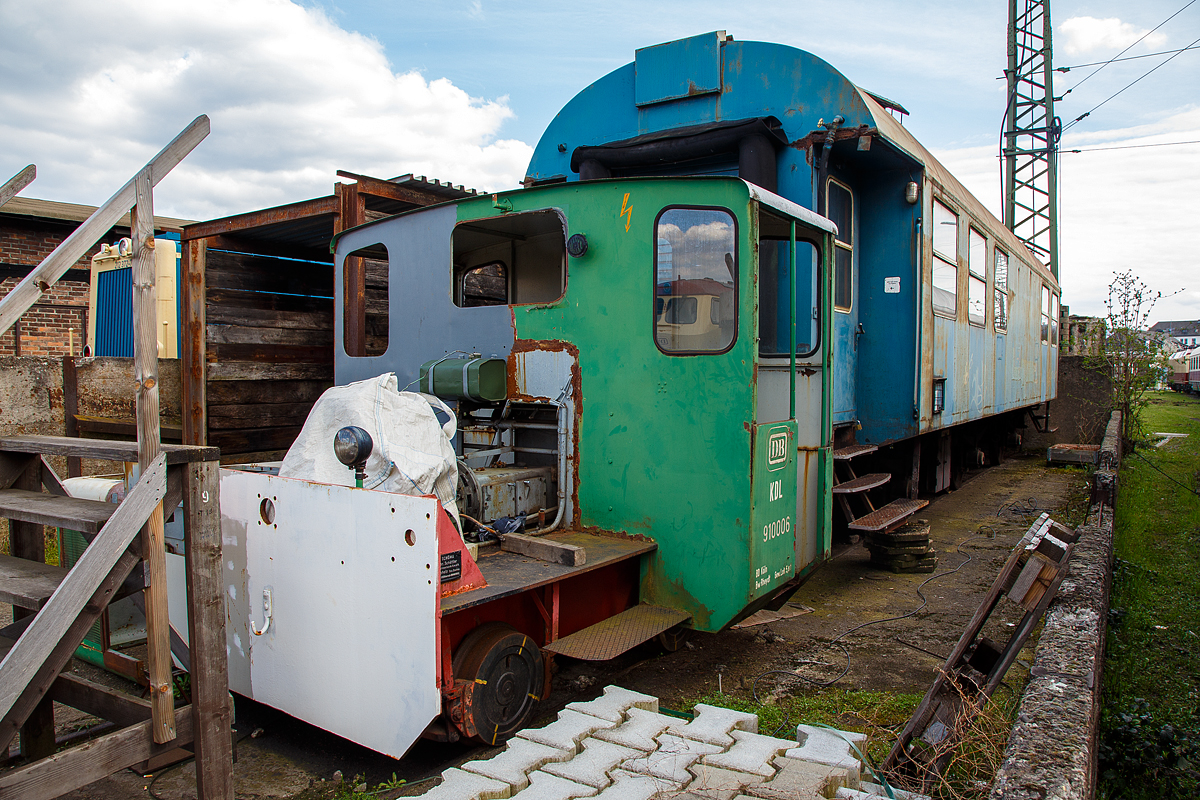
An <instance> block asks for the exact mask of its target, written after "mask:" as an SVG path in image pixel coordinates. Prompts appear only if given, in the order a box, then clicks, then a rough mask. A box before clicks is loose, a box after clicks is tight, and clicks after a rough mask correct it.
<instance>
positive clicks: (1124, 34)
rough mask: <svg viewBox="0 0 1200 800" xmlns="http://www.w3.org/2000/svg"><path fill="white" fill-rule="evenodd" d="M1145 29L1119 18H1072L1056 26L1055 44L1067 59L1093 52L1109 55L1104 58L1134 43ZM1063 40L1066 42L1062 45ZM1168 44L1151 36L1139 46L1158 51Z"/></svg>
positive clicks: (1154, 35) (1157, 37)
mask: <svg viewBox="0 0 1200 800" xmlns="http://www.w3.org/2000/svg"><path fill="white" fill-rule="evenodd" d="M1146 30H1147V29H1146V28H1138V27H1135V26H1133V25H1131V24H1130V23H1128V22H1122V21H1121V20H1120V19H1119V18H1118V17H1105V18H1104V19H1097V18H1096V17H1071V18H1070V19H1066V20H1063V21H1062V22H1060V23H1059V24H1058V40H1059V42H1062V43H1063V44H1062V46H1063V50H1064V52H1066V53H1067V55H1072V56H1077V55H1082V54H1084V53H1091V52H1094V51H1108V52H1106V53H1104V55H1108V54H1116V53H1118V52H1120V51H1121V50H1124V49H1125V48H1126V47H1128V46H1129V45H1131V44H1133V43H1134V42H1136V41H1137V40H1138V39H1139V38H1141V36H1142V35H1143V34H1145V33H1146ZM1063 39H1065V40H1066V41H1065V42H1063ZM1166 41H1167V37H1166V36H1165V35H1163V34H1161V33H1152V34H1150V35H1149V36H1147V37H1146V39H1145V41H1143V42H1142V44H1144V45H1148V46H1151V47H1159V46H1161V45H1162V44H1163V43H1164V42H1166Z"/></svg>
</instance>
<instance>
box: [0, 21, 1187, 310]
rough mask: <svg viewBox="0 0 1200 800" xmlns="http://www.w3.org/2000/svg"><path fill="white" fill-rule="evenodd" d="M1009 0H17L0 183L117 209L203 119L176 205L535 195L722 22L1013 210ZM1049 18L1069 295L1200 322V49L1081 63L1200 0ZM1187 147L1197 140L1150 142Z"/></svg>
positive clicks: (173, 179)
mask: <svg viewBox="0 0 1200 800" xmlns="http://www.w3.org/2000/svg"><path fill="white" fill-rule="evenodd" d="M1185 4H1186V5H1185ZM1007 6H1008V4H1007V3H1006V2H1004V0H988V2H972V3H962V2H949V1H948V0H929V2H925V3H920V4H916V3H912V2H899V1H898V0H897V1H896V2H891V1H890V0H843V2H840V3H836V4H831V3H820V2H792V3H778V2H756V1H755V0H743V2H741V3H737V4H731V3H728V2H708V0H689V1H688V2H645V1H643V2H630V0H610V2H606V3H603V4H599V3H591V2H576V3H561V2H540V1H532V2H522V3H513V2H504V3H501V2H493V0H444V2H437V3H433V2H420V3H418V2H410V1H409V0H358V1H357V2H354V1H352V0H343V2H326V1H324V0H299V1H298V2H290V1H289V0H192V2H189V3H187V4H182V3H171V2H162V0H108V1H107V2H105V3H103V4H101V3H95V2H87V1H86V0H59V2H55V3H31V2H28V0H0V181H2V180H6V179H7V178H8V177H10V176H12V175H14V174H16V173H17V172H18V171H19V170H21V169H22V168H23V167H24V166H25V165H26V164H29V163H34V164H36V165H37V167H38V178H37V180H36V181H35V182H34V183H33V184H31V185H30V186H29V187H28V188H27V189H26V190H24V192H22V194H23V195H24V196H28V197H37V198H42V199H48V200H60V201H67V202H75V203H85V204H91V205H98V204H100V203H102V202H103V201H104V200H106V199H107V198H108V197H109V196H110V195H111V194H112V193H113V192H114V191H115V190H116V189H117V188H118V187H119V186H121V185H122V184H123V183H124V182H125V181H126V180H128V179H129V178H130V177H131V176H132V175H133V174H134V173H135V172H136V171H137V169H138V168H139V167H140V166H141V165H142V164H144V163H145V162H146V161H147V160H148V159H149V158H150V157H151V156H153V154H154V153H155V152H157V151H158V150H159V149H160V148H161V147H162V146H163V145H164V144H165V143H166V142H168V141H169V140H170V139H171V138H172V137H173V136H174V135H175V134H176V133H178V132H179V131H180V130H181V129H182V128H183V127H184V126H185V125H186V124H187V123H188V122H189V121H190V120H191V119H193V118H194V117H195V116H196V115H198V114H201V113H204V114H208V115H209V117H210V118H211V120H212V134H211V135H210V136H209V137H208V139H207V140H205V141H204V142H203V143H201V145H200V146H199V147H198V148H197V149H196V150H195V151H194V152H193V153H192V154H191V155H190V156H188V157H187V159H185V160H184V162H183V163H182V164H180V165H179V166H178V167H176V169H175V170H174V171H173V172H172V173H171V174H170V175H169V176H167V178H166V179H164V180H163V182H162V183H161V184H159V186H158V188H157V189H156V191H155V204H156V212H157V213H159V214H165V215H169V216H178V217H183V218H188V219H211V218H214V217H219V216H224V215H228V214H234V213H240V212H244V211H250V210H255V209H259V208H265V207H270V206H274V205H280V204H283V203H288V202H293V201H296V200H301V199H305V198H309V197H317V196H321V195H327V194H329V193H330V192H331V190H332V185H333V183H334V182H335V181H336V180H337V176H336V171H337V170H338V169H344V170H349V171H351V172H356V173H362V174H367V175H374V176H377V177H394V176H397V175H402V174H406V173H410V172H411V173H414V174H417V175H427V176H429V177H430V178H440V179H442V180H451V181H453V182H454V183H461V184H465V185H467V186H469V187H474V188H478V189H480V190H497V189H507V188H514V187H515V186H517V184H518V183H519V181H520V179H521V178H522V177H523V175H524V173H525V167H526V165H527V164H528V161H529V158H530V155H531V154H532V151H533V147H534V146H535V145H536V144H537V141H538V138H539V137H540V134H541V132H542V130H543V129H544V128H545V127H546V125H547V124H548V123H549V121H550V120H551V119H552V118H553V116H554V114H555V113H556V112H557V111H558V110H559V109H560V108H561V107H562V106H563V105H564V104H565V103H566V102H567V101H568V100H570V98H571V97H573V96H574V95H575V94H576V93H578V92H579V91H581V90H582V89H583V88H585V87H586V86H587V85H588V84H590V83H591V82H593V81H595V80H597V79H598V78H600V77H602V76H603V75H605V74H606V73H608V72H610V71H612V70H613V69H616V68H617V67H620V66H622V65H623V64H625V63H628V62H629V61H631V60H632V59H633V56H634V51H635V50H636V49H637V48H638V47H644V46H646V45H650V44H656V43H659V42H663V41H669V40H671V39H678V38H682V37H685V36H691V35H695V34H698V33H703V32H705V31H711V30H725V31H727V33H728V34H729V35H732V36H734V37H735V38H737V39H739V40H764V41H774V42H780V43H783V44H788V45H793V46H796V47H799V48H802V49H804V50H808V51H810V52H812V53H814V54H816V55H817V56H819V57H821V58H823V59H825V60H826V61H828V62H829V63H831V64H832V65H833V66H834V67H836V68H838V69H839V70H841V71H842V72H843V73H844V74H845V75H846V76H847V77H848V78H849V79H850V80H852V81H854V82H855V83H857V84H858V85H860V86H862V87H863V88H865V89H868V90H870V91H872V92H875V93H877V94H881V95H884V96H886V97H888V98H891V99H893V100H895V101H898V102H900V103H901V104H903V105H904V106H905V107H906V108H907V109H908V110H909V111H910V112H912V113H911V115H910V116H908V117H907V118H906V119H905V125H906V126H907V127H908V128H909V129H910V130H911V131H912V132H913V133H914V134H915V135H916V136H917V138H918V139H920V140H921V141H922V143H923V144H925V146H926V147H927V148H928V149H929V150H931V151H932V152H933V153H934V154H935V155H936V156H937V157H938V158H939V159H940V160H942V161H943V162H944V163H945V164H946V165H947V166H948V167H950V168H951V170H952V171H953V172H954V173H955V174H956V175H957V176H958V177H959V179H960V180H961V181H963V183H964V184H966V185H967V187H968V188H970V189H971V190H972V191H973V192H974V193H975V194H976V195H977V196H978V197H979V198H980V199H981V200H982V201H983V202H984V203H985V204H986V205H987V206H988V207H989V208H990V209H991V210H992V211H993V213H997V214H998V212H999V209H1000V205H1001V188H1000V171H999V162H998V159H997V156H996V153H997V147H998V138H999V133H1000V130H1001V124H1002V115H1003V113H1004V104H1005V85H1004V82H1003V80H1000V78H1001V76H1002V75H1003V70H1004V68H1005V66H1006V64H1007V56H1006V24H1007ZM1181 9H1182V10H1181ZM1176 12H1179V13H1178V15H1177V16H1175V17H1174V18H1173V19H1171V20H1170V21H1167V22H1166V23H1165V24H1163V25H1162V26H1161V27H1159V28H1158V29H1157V30H1153V29H1155V27H1156V26H1159V25H1160V23H1164V21H1165V20H1167V19H1168V18H1169V17H1171V16H1172V15H1173V14H1176ZM1052 18H1053V20H1054V51H1055V55H1054V63H1055V65H1056V66H1058V67H1068V66H1070V67H1072V69H1071V70H1070V71H1069V72H1061V73H1056V77H1055V94H1056V96H1060V97H1062V98H1063V99H1062V100H1061V101H1060V102H1059V103H1058V108H1057V110H1058V113H1059V114H1060V115H1061V117H1062V119H1063V122H1064V124H1068V125H1070V127H1069V128H1068V129H1067V130H1066V132H1065V133H1064V136H1063V139H1062V142H1061V147H1062V150H1063V153H1062V156H1061V167H1060V185H1061V199H1060V209H1061V210H1060V223H1061V226H1060V227H1061V260H1060V263H1061V268H1060V277H1061V282H1062V285H1063V303H1064V304H1067V305H1069V306H1070V308H1071V312H1072V313H1075V314H1092V315H1102V314H1103V313H1104V311H1105V299H1106V297H1107V292H1108V290H1107V287H1108V284H1109V283H1110V282H1111V280H1112V277H1113V273H1114V271H1123V270H1126V269H1132V270H1134V271H1135V273H1136V274H1137V275H1138V276H1140V277H1141V279H1142V280H1144V281H1145V282H1146V284H1147V285H1148V286H1149V287H1150V289H1151V290H1152V291H1156V292H1157V291H1161V292H1162V293H1163V295H1164V297H1163V298H1162V299H1161V300H1159V301H1158V305H1157V307H1156V309H1155V312H1154V314H1153V315H1152V319H1153V320H1163V319H1200V269H1197V266H1196V256H1195V250H1196V248H1195V247H1193V245H1192V241H1191V237H1192V231H1193V228H1194V227H1195V226H1194V224H1193V221H1192V214H1194V213H1196V210H1197V206H1198V205H1200V204H1198V202H1197V198H1198V197H1200V98H1198V97H1197V89H1198V88H1200V49H1197V50H1194V51H1188V52H1183V53H1179V54H1178V55H1177V56H1176V57H1174V58H1173V59H1171V60H1170V61H1169V62H1167V63H1165V64H1162V62H1164V61H1165V60H1166V59H1167V58H1168V56H1153V57H1146V58H1137V59H1134V60H1129V61H1124V62H1118V63H1112V64H1110V65H1108V66H1106V67H1105V68H1104V69H1102V70H1100V71H1099V72H1096V73H1095V74H1094V75H1093V74H1091V73H1092V72H1093V71H1094V70H1095V69H1096V68H1095V67H1080V66H1078V65H1083V64H1088V63H1091V62H1102V61H1105V60H1107V59H1109V58H1111V57H1113V56H1115V55H1117V54H1118V53H1119V52H1120V51H1121V50H1123V49H1125V48H1126V47H1128V46H1130V45H1133V47H1132V48H1131V49H1130V50H1129V51H1128V52H1127V53H1126V54H1125V55H1126V56H1142V55H1147V54H1153V53H1160V52H1162V51H1167V50H1173V49H1178V48H1184V47H1187V46H1189V45H1192V44H1194V43H1197V41H1196V40H1198V39H1200V2H1196V0H1191V2H1188V0H1168V1H1167V2H1160V1H1159V0H1144V1H1143V2H1140V3H1127V2H1115V1H1111V0H1099V1H1097V2H1083V1H1082V0H1074V1H1068V0H1063V1H1062V2H1056V3H1055V4H1054V6H1053V9H1052ZM1152 30H1153V32H1151V31H1152ZM1142 37H1144V38H1142ZM1139 39H1141V41H1140V42H1138V40H1139ZM1135 42H1138V43H1136V44H1135ZM1159 64H1162V66H1161V67H1160V68H1158V69H1157V70H1155V71H1154V72H1152V73H1150V74H1149V75H1146V74H1145V73H1147V72H1148V71H1149V70H1151V69H1152V68H1154V67H1155V66H1156V65H1159ZM1143 76H1144V77H1143ZM1139 78H1141V80H1138V82H1137V83H1136V84H1134V85H1133V86H1132V88H1129V89H1128V90H1126V91H1124V92H1123V93H1121V94H1118V95H1117V96H1115V97H1111V96H1112V95H1114V94H1115V93H1117V92H1118V91H1119V90H1121V89H1122V88H1123V87H1126V86H1127V85H1128V84H1130V83H1131V82H1133V81H1135V80H1137V79H1139ZM1110 97H1111V99H1109V98H1110ZM1097 106H1099V107H1097ZM1093 109H1095V110H1094V111H1093V113H1091V114H1090V115H1089V116H1087V117H1085V118H1084V119H1083V120H1082V121H1080V122H1078V123H1075V124H1071V123H1072V120H1074V119H1075V118H1076V117H1078V116H1080V115H1082V114H1084V112H1087V111H1092V110H1093ZM1175 142H1192V144H1184V145H1174V144H1172V145H1170V146H1153V147H1146V146H1145V145H1150V144H1153V145H1159V144H1163V143H1175ZM1098 148H1121V149H1098ZM1074 150H1079V151H1081V152H1078V153H1076V152H1072V151H1074Z"/></svg>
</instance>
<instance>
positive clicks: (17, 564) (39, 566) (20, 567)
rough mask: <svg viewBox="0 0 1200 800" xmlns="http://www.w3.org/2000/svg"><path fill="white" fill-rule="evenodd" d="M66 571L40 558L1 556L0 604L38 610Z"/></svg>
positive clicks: (65, 575) (60, 581) (52, 592)
mask: <svg viewBox="0 0 1200 800" xmlns="http://www.w3.org/2000/svg"><path fill="white" fill-rule="evenodd" d="M68 571H69V570H67V569H66V568H65V567H55V566H52V565H50V564H43V563H41V562H40V561H30V560H28V559H25V558H15V557H13V556H0V603H10V604H12V605H14V606H18V607H20V608H28V609H29V610H30V611H38V610H40V609H41V607H42V606H44V605H46V601H47V600H49V599H50V595H52V594H54V590H55V589H57V588H58V585H59V584H60V583H62V580H63V578H65V577H67V572H68Z"/></svg>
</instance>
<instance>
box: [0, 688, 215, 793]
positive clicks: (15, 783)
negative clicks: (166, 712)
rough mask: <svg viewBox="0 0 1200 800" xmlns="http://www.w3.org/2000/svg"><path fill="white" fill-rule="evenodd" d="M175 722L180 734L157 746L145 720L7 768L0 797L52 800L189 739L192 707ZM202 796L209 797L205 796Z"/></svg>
mask: <svg viewBox="0 0 1200 800" xmlns="http://www.w3.org/2000/svg"><path fill="white" fill-rule="evenodd" d="M174 722H175V728H176V730H177V731H178V732H179V736H178V738H177V739H176V740H175V741H174V742H172V743H171V744H169V745H156V744H154V743H153V742H152V741H151V738H150V727H151V722H150V720H146V721H145V722H140V723H138V724H136V725H130V726H129V727H128V728H123V729H122V730H119V731H116V732H114V733H110V734H108V735H107V736H102V737H100V738H99V739H93V740H92V741H90V742H85V743H84V744H81V745H79V746H77V747H73V748H71V749H70V750H64V751H63V752H61V753H55V754H54V755H52V756H50V757H49V758H44V759H42V760H41V761H37V762H35V763H33V764H30V765H28V766H26V767H21V768H19V769H14V770H10V771H9V772H6V773H4V774H2V775H0V800H9V798H21V800H51V798H55V797H59V796H60V795H63V794H66V793H67V792H70V791H73V790H75V789H79V788H81V787H83V786H87V785H88V784H89V783H92V782H94V781H98V780H100V779H101V778H107V777H108V776H109V775H111V774H113V773H114V772H117V771H119V770H122V769H125V768H126V767H130V766H133V765H134V764H137V763H139V762H141V761H146V760H148V759H149V758H151V757H153V756H156V755H159V754H160V753H164V752H166V751H169V750H173V749H175V748H176V747H177V746H179V745H180V744H186V743H188V742H190V741H191V739H192V715H191V709H190V708H187V707H185V708H181V709H179V710H178V711H176V712H175V720H174ZM231 796H232V795H231ZM201 798H202V800H208V798H206V797H205V796H204V795H201Z"/></svg>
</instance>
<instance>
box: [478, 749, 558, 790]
mask: <svg viewBox="0 0 1200 800" xmlns="http://www.w3.org/2000/svg"><path fill="white" fill-rule="evenodd" d="M572 755H574V753H573V752H572V751H570V750H560V749H559V748H557V747H547V746H546V745H544V744H538V743H537V742H531V741H529V740H528V739H520V738H516V739H509V740H508V748H507V749H506V750H505V751H504V752H503V753H500V754H498V755H495V756H492V757H491V758H489V759H487V760H485V761H468V762H467V763H466V764H463V765H462V768H463V769H464V770H466V771H467V772H474V773H475V774H477V775H483V776H485V777H488V778H493V779H495V780H498V781H503V782H505V783H507V784H508V785H509V786H511V787H512V790H513V791H514V792H517V791H520V790H521V789H524V788H525V787H526V786H528V785H529V777H528V775H529V773H531V772H533V771H534V770H536V769H538V768H540V767H541V766H542V765H543V764H547V763H549V762H551V761H566V760H567V759H568V758H570V757H571V756H572Z"/></svg>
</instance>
